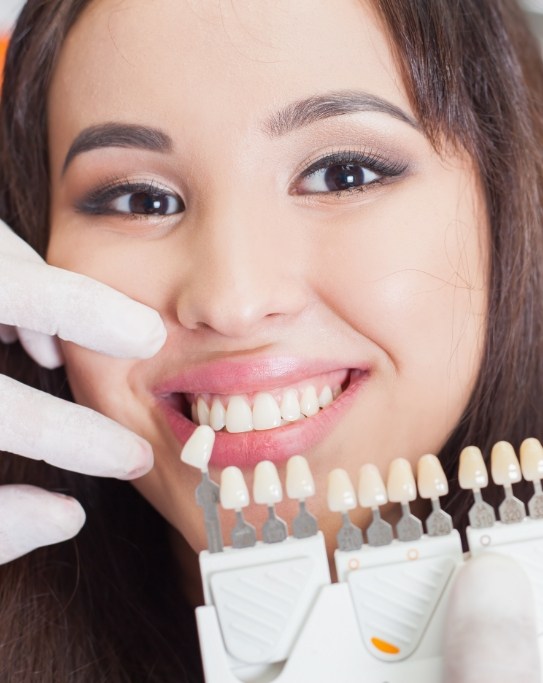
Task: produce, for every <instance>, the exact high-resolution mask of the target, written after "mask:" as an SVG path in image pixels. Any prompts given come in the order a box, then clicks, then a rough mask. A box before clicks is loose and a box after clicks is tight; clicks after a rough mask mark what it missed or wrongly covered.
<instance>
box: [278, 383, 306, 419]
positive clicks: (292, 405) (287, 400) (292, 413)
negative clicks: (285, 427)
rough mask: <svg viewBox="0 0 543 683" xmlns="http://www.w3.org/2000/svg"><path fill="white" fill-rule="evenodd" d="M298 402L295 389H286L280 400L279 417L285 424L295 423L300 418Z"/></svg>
mask: <svg viewBox="0 0 543 683" xmlns="http://www.w3.org/2000/svg"><path fill="white" fill-rule="evenodd" d="M300 414H301V413H300V401H298V392H297V391H296V389H287V390H286V391H285V393H284V394H283V399H282V400H281V417H282V418H283V420H286V421H287V422H295V421H296V420H297V419H298V418H299V417H300Z"/></svg>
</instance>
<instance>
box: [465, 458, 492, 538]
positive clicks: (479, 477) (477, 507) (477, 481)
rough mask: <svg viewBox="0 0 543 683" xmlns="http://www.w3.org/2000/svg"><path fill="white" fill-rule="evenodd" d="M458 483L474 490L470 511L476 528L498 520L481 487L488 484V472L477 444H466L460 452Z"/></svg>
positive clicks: (484, 526) (470, 516)
mask: <svg viewBox="0 0 543 683" xmlns="http://www.w3.org/2000/svg"><path fill="white" fill-rule="evenodd" d="M458 484H459V485H460V488H462V489H467V490H469V489H471V490H472V491H473V499H474V503H473V505H472V506H471V508H470V510H469V513H468V517H469V523H470V526H471V527H472V528H474V529H486V528H488V527H491V526H492V525H493V524H494V523H495V521H496V515H495V513H494V509H493V508H492V506H491V505H489V504H488V503H485V501H484V500H483V496H482V494H481V489H483V488H485V487H486V486H488V472H487V469H486V465H485V461H484V460H483V454H482V453H481V451H480V449H479V448H477V446H466V448H464V449H463V450H462V452H461V453H460V462H459V465H458Z"/></svg>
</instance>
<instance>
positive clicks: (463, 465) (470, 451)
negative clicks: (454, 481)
mask: <svg viewBox="0 0 543 683" xmlns="http://www.w3.org/2000/svg"><path fill="white" fill-rule="evenodd" d="M458 483H459V485H460V488H462V489H471V490H473V491H478V490H479V489H484V488H485V486H488V472H487V469H486V465H485V461H484V460H483V454H482V453H481V451H480V449H479V448H477V446H466V447H465V448H464V449H462V452H461V453H460V464H459V466H458Z"/></svg>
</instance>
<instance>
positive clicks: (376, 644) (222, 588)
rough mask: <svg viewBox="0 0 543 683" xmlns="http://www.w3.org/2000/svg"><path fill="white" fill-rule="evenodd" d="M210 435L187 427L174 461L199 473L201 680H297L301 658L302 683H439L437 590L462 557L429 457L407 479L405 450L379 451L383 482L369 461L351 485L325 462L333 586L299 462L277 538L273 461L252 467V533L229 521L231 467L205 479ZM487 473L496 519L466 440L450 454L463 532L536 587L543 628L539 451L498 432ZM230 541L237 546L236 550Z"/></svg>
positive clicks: (242, 497)
mask: <svg viewBox="0 0 543 683" xmlns="http://www.w3.org/2000/svg"><path fill="white" fill-rule="evenodd" d="M200 430H207V431H204V433H202V432H201V431H200ZM197 434H199V435H198V436H197ZM213 439H214V432H213V430H212V429H211V428H210V427H209V426H207V427H199V428H197V430H196V431H195V435H194V436H193V437H192V438H191V439H190V440H189V442H188V443H187V445H186V446H185V448H184V450H183V453H182V459H183V460H184V461H185V462H187V463H189V464H191V465H193V466H195V467H197V468H198V469H200V471H201V472H202V483H201V484H200V485H199V487H198V490H197V502H198V503H199V504H200V505H202V507H203V509H204V518H205V521H206V530H207V532H208V543H209V551H207V552H206V551H204V552H203V553H201V555H200V568H201V574H202V580H203V583H204V598H205V603H206V604H205V606H204V607H200V608H198V609H197V620H198V625H199V633H200V642H201V647H202V658H203V662H204V670H205V675H206V681H207V682H208V683H235V682H236V681H239V680H249V679H251V680H253V681H254V683H260V681H262V682H264V681H271V680H275V681H277V683H295V682H296V683H297V682H298V681H300V680H306V677H307V675H308V674H307V667H308V664H309V662H311V663H312V666H311V672H312V675H311V680H312V683H319V682H321V681H322V683H325V682H326V683H328V681H329V680H334V679H337V680H339V679H341V680H342V683H350V682H351V681H352V683H355V681H359V680H360V672H361V671H364V676H365V677H364V681H365V683H383V681H387V683H410V682H411V681H412V682H413V683H414V682H415V681H417V683H418V681H420V680H432V681H433V682H435V683H439V681H441V680H442V678H441V676H442V670H441V642H442V636H443V625H444V622H445V615H446V603H447V598H448V592H449V589H450V586H451V584H452V583H453V581H452V577H453V576H454V573H455V572H456V571H457V570H458V569H459V567H460V566H461V565H462V564H464V562H465V561H466V560H465V558H464V556H463V553H462V547H461V543H460V537H459V534H458V532H457V531H456V530H455V529H453V526H452V522H451V518H450V516H449V515H448V514H447V513H445V512H444V511H443V510H442V509H441V506H440V502H439V499H440V498H441V497H442V496H444V495H446V494H447V492H448V484H447V480H446V477H445V475H444V473H443V470H442V468H441V465H440V463H439V460H438V459H437V458H436V456H434V455H425V456H423V457H422V458H420V460H419V462H418V463H417V468H416V469H417V471H416V481H415V476H414V474H413V471H412V469H411V465H410V463H409V462H408V461H407V460H405V459H402V458H400V459H397V460H394V461H392V462H391V463H390V466H389V471H388V476H387V482H386V486H385V483H384V482H383V479H382V477H381V474H380V472H379V470H378V468H377V467H376V466H375V465H372V464H366V465H363V466H362V468H361V469H360V472H359V479H358V487H357V490H356V491H355V489H354V487H353V485H352V482H351V481H350V479H349V476H348V474H347V472H346V471H345V470H342V469H335V470H333V471H332V472H330V474H329V478H328V490H327V502H328V507H329V508H330V510H331V511H332V512H334V513H338V514H339V515H340V520H341V527H340V529H339V532H338V534H337V550H336V552H335V564H336V570H337V576H338V583H331V582H330V576H329V571H328V562H327V557H326V549H325V545H324V539H323V536H322V534H321V533H320V532H319V531H318V527H317V521H316V519H315V517H314V516H313V515H311V513H310V512H309V511H308V510H307V508H306V501H307V499H308V498H310V497H311V496H313V495H314V493H315V485H314V482H313V478H312V476H311V472H310V470H309V467H308V464H307V462H306V460H305V459H304V458H303V457H301V456H294V457H293V458H291V459H290V460H289V461H288V463H287V473H286V490H287V495H288V497H289V498H291V499H294V500H297V501H298V504H299V512H298V514H297V515H296V517H295V519H294V520H293V521H292V524H291V531H292V535H291V536H288V531H287V526H286V524H285V522H284V521H283V520H281V519H280V518H279V517H278V516H277V514H276V512H275V506H276V504H277V503H279V502H280V501H281V500H282V497H283V491H282V486H281V482H280V480H279V476H278V473H277V469H276V468H275V466H274V465H273V463H271V462H267V461H262V462H260V463H259V464H258V465H257V467H256V468H255V472H254V484H253V499H254V501H255V502H256V503H257V504H259V505H265V506H266V508H267V512H268V515H267V519H266V521H265V522H264V524H263V526H262V529H261V537H262V542H257V540H256V538H257V533H256V530H255V528H254V527H253V526H252V525H251V524H249V523H248V522H247V521H246V520H245V519H244V517H243V509H244V508H246V507H247V506H248V505H249V492H248V490H247V486H246V484H245V481H244V479H243V475H242V472H241V470H239V469H238V468H235V467H227V468H226V469H225V470H223V472H222V474H221V484H220V487H218V486H217V485H216V484H214V482H210V480H209V476H208V473H207V462H208V460H209V456H210V453H211V448H212V445H213ZM490 470H491V475H492V479H493V481H494V483H495V484H496V485H498V486H503V488H504V499H503V502H502V503H501V504H500V506H499V509H498V518H499V521H497V520H496V515H495V513H494V510H493V508H492V507H491V506H490V505H489V504H488V503H486V502H485V501H484V500H483V497H482V492H481V491H482V489H484V488H485V487H486V486H487V485H488V479H489V478H488V473H487V469H486V466H485V463H484V460H483V456H482V454H481V452H480V450H479V449H478V448H475V447H473V446H470V447H468V448H465V449H464V450H463V451H462V453H461V455H460V463H459V472H458V477H459V484H460V486H461V488H464V489H467V490H471V491H472V492H473V497H474V503H473V505H472V507H471V509H470V512H469V519H470V527H468V529H467V537H468V544H469V547H470V550H471V554H472V555H474V554H477V553H479V552H484V551H486V550H488V549H491V550H493V551H495V552H500V553H504V554H507V555H510V556H512V557H513V558H514V559H515V560H517V561H518V562H519V563H520V564H521V565H522V566H523V568H524V569H525V570H526V572H527V573H528V575H529V577H530V578H531V580H532V582H533V585H534V590H535V591H536V593H537V595H536V603H537V605H538V607H537V609H538V625H539V631H540V632H543V630H542V629H543V587H539V585H540V581H539V579H538V576H539V575H541V574H542V573H543V560H542V559H541V558H543V492H542V487H541V480H542V479H543V447H542V446H541V444H540V443H539V441H537V440H536V439H526V440H525V441H524V442H523V444H522V445H521V448H520V462H519V460H518V459H517V456H516V454H515V451H514V449H513V447H512V446H511V445H510V444H508V443H506V442H499V443H497V444H496V445H495V446H494V447H493V449H492V452H491V468H490ZM522 477H524V479H525V480H527V481H531V482H533V486H534V495H533V497H532V499H531V500H530V502H529V504H528V515H529V516H527V515H526V509H525V506H524V504H523V503H522V502H521V501H520V500H518V499H517V498H516V497H515V496H514V495H513V490H512V485H513V484H515V483H517V482H518V481H520V480H521V479H522ZM213 487H215V488H213ZM417 489H418V496H419V497H420V498H422V499H424V500H428V501H429V502H430V504H431V512H430V514H429V515H428V516H427V518H426V519H425V520H424V526H425V528H426V533H423V526H422V523H421V520H419V519H418V518H417V517H416V516H415V515H413V514H412V512H411V510H410V504H411V503H413V502H414V501H415V500H416V498H417ZM202 491H204V492H205V495H204V494H203V493H202ZM219 503H220V505H221V506H222V507H223V508H224V509H226V510H232V511H234V512H235V514H236V525H235V527H234V529H233V531H232V537H231V543H232V547H231V548H228V547H227V548H224V549H223V545H222V537H219V533H218V516H217V507H218V505H219ZM389 503H395V504H397V505H399V506H400V514H401V516H400V519H399V521H398V522H397V523H396V525H395V527H394V529H393V527H392V526H391V525H390V524H389V523H388V522H386V521H385V520H384V519H382V517H381V512H380V510H381V508H382V507H383V505H385V504H389ZM358 505H360V506H361V507H363V508H366V509H370V510H371V513H372V521H371V523H370V524H369V526H368V528H367V529H366V530H365V532H364V533H363V532H362V530H361V529H360V528H359V527H357V526H356V525H355V524H354V523H353V522H352V520H351V519H350V514H351V513H352V511H353V510H355V508H357V507H358ZM219 532H220V527H219ZM364 540H365V541H366V542H364ZM243 548H248V549H249V550H247V551H244V552H240V551H239V549H243ZM221 551H222V552H221ZM539 594H541V595H539ZM332 641H333V642H334V646H333V647H332V648H330V642H332ZM321 649H322V652H323V654H322V657H321V658H320V659H319V657H318V656H316V653H317V652H320V651H321ZM542 649H543V648H542ZM325 653H326V654H325ZM255 667H256V668H255ZM338 676H339V678H338Z"/></svg>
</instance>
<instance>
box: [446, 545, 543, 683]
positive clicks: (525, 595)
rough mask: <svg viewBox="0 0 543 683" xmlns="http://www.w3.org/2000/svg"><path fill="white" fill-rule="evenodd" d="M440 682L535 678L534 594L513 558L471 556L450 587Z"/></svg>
mask: <svg viewBox="0 0 543 683" xmlns="http://www.w3.org/2000/svg"><path fill="white" fill-rule="evenodd" d="M444 658H445V659H444V661H445V678H444V683H540V681H541V672H540V663H539V654H538V645H537V631H536V618H535V609H534V595H533V591H532V589H531V586H530V583H529V581H528V577H527V576H526V574H525V572H524V571H523V569H522V568H521V567H520V565H519V564H517V563H516V562H515V561H514V560H512V559H510V558H508V557H506V556H504V555H499V554H497V553H490V552H489V553H483V554H481V555H479V556H478V557H475V558H472V559H470V560H468V562H466V564H465V565H464V566H463V567H462V569H461V570H460V572H459V574H458V577H457V579H456V581H455V584H454V586H453V588H452V590H451V598H450V604H449V612H448V615H447V625H446V633H445V651H444Z"/></svg>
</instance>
